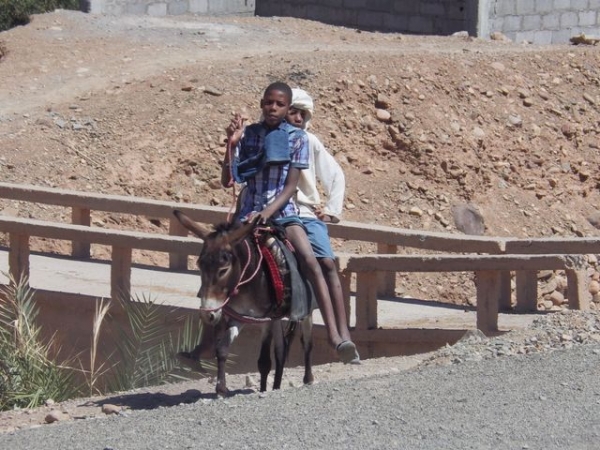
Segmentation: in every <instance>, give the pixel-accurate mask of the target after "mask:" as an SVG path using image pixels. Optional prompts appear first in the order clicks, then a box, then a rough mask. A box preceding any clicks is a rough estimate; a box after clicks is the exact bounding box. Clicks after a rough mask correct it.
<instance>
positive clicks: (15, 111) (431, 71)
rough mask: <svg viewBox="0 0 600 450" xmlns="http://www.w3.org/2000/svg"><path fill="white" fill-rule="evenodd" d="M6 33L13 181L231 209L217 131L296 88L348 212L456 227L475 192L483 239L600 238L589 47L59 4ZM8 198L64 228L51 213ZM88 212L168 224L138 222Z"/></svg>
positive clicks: (2, 100) (448, 293)
mask: <svg viewBox="0 0 600 450" xmlns="http://www.w3.org/2000/svg"><path fill="white" fill-rule="evenodd" d="M0 42H2V45H3V49H4V53H3V56H2V58H1V59H0V80H2V83H0V174H1V179H2V180H3V181H5V182H14V183H30V184H35V185H42V186H51V187H58V188H66V189H76V190H82V191H89V192H102V193H111V194H124V195H136V196H143V197H149V198H155V199H171V200H177V201H182V202H194V203H204V204H212V205H223V206H229V204H230V202H231V193H230V192H228V191H226V190H224V189H222V188H221V187H220V186H219V184H218V174H219V170H220V169H219V164H218V163H219V160H220V159H221V157H222V155H223V152H224V144H223V139H224V127H225V126H226V124H227V123H228V121H229V118H230V117H231V114H232V113H233V112H235V111H244V112H246V113H247V114H248V115H249V116H250V117H257V116H258V102H259V98H260V96H261V93H262V90H263V89H264V87H265V86H266V85H267V84H268V83H270V82H272V81H274V80H285V81H288V82H289V83H290V84H291V85H292V86H298V87H302V88H304V89H306V90H307V91H308V92H310V93H311V94H312V95H313V97H314V99H315V103H316V111H315V116H314V120H313V126H312V131H313V132H315V133H316V134H317V135H318V136H319V137H321V139H322V140H323V141H324V143H325V144H326V146H327V147H328V148H329V149H330V150H331V151H332V152H333V153H334V154H335V157H336V158H337V160H338V161H339V162H340V163H341V165H342V167H343V168H344V170H345V173H346V178H347V203H346V211H345V218H346V219H347V220H352V221H360V222H366V223H379V224H386V225H392V226H398V227H404V228H413V229H426V230H434V231H449V232H457V233H459V232H461V231H460V230H459V229H457V224H456V222H455V220H454V219H453V211H454V210H455V209H456V208H457V207H461V206H464V205H467V204H471V205H473V206H474V207H475V208H476V209H477V210H478V211H479V212H480V213H481V214H482V216H483V218H484V221H485V231H484V232H485V234H487V235H498V236H517V237H526V236H531V237H539V236H551V235H560V236H588V235H596V234H597V233H598V230H597V229H596V228H595V225H596V226H598V225H599V223H600V219H599V218H600V213H599V211H598V208H599V195H598V182H599V180H600V173H599V170H598V163H597V160H598V152H599V146H600V138H599V132H600V94H599V84H600V47H598V46H595V47H594V46H567V45H565V46H548V47H538V46H532V45H527V44H520V43H512V42H507V41H500V40H496V41H486V40H481V39H474V38H470V37H466V36H452V37H424V36H408V35H400V34H382V33H367V32H360V31H358V30H354V29H348V28H342V27H333V26H328V25H323V24H320V23H317V22H311V21H303V20H296V19H290V18H255V17H244V18H239V17H220V18H206V17H202V18H198V17H192V16H181V17H170V18H151V17H132V16H126V17H102V16H94V15H89V14H83V13H78V12H67V11H57V12H54V13H50V14H45V15H39V16H34V17H33V20H32V22H31V23H30V24H29V25H27V26H23V27H18V28H15V29H13V30H9V31H7V32H3V33H0ZM2 208H3V209H4V214H13V215H19V216H23V217H35V218H52V219H57V220H65V221H68V220H69V212H68V211H66V210H64V211H61V210H60V209H57V208H50V207H44V206H33V207H32V206H31V205H27V204H23V203H19V202H4V203H3V204H2ZM93 222H94V225H95V226H105V227H121V228H123V227H125V228H134V229H141V230H144V229H156V228H157V227H160V228H162V229H164V230H166V224H165V223H161V222H160V221H159V220H147V219H137V218H132V217H128V216H117V215H104V214H99V213H98V214H95V215H94V217H93ZM36 245H39V246H43V247H44V248H46V249H48V248H50V249H55V250H56V251H65V248H64V247H63V246H62V244H60V243H55V242H37V243H36ZM65 245H66V244H65ZM335 245H336V246H337V248H341V247H347V248H350V249H355V250H361V251H373V250H374V249H372V248H370V247H369V246H367V245H364V244H356V243H354V244H350V243H344V242H335ZM94 251H95V254H96V256H100V257H101V256H103V254H105V252H106V250H105V249H102V248H98V249H94ZM103 252H104V253H103ZM140 258H146V259H151V260H154V261H155V262H158V263H161V262H164V261H162V260H161V259H160V258H162V257H161V256H156V255H141V256H140ZM590 273H591V274H593V271H591V272H590ZM595 276H597V274H596V275H595ZM563 284H564V283H563ZM466 285H467V284H465V283H464V276H459V275H456V276H445V277H444V279H443V280H440V279H435V278H434V281H433V282H431V281H426V279H425V278H420V277H419V276H416V275H415V276H411V277H410V279H405V278H402V279H401V282H400V283H399V291H400V292H399V293H402V294H403V295H411V296H415V297H420V298H441V299H444V300H448V301H452V302H456V303H463V302H466V301H468V297H469V296H471V294H472V293H470V292H469V291H468V290H467V289H466V287H465V286H466ZM469 285H470V283H469ZM558 285H559V286H560V285H561V284H560V283H558ZM555 303H556V302H555ZM558 303H560V302H558ZM555 306H556V305H555Z"/></svg>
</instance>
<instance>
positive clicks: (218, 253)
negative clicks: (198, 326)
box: [173, 210, 254, 325]
mask: <svg viewBox="0 0 600 450" xmlns="http://www.w3.org/2000/svg"><path fill="white" fill-rule="evenodd" d="M173 214H175V217H177V219H178V220H179V221H180V222H181V224H182V225H183V226H184V227H185V228H187V229H188V230H190V231H191V232H192V233H194V234H195V235H196V236H198V237H199V238H200V239H202V240H203V241H204V245H203V246H202V251H201V252H200V257H199V258H198V268H199V269H200V277H201V283H202V284H201V286H200V290H199V292H198V297H199V298H200V304H201V306H200V318H201V319H202V321H204V322H205V323H207V324H210V325H214V324H216V323H217V322H219V320H221V316H222V308H223V306H225V304H226V303H227V302H228V301H229V298H230V297H231V296H233V295H235V290H236V287H237V285H238V283H239V281H240V277H241V275H242V270H243V269H242V267H241V265H242V264H241V263H240V255H239V250H238V248H237V247H236V245H237V244H239V243H240V242H241V241H242V240H244V239H245V238H246V237H247V236H248V235H249V234H250V233H251V232H252V230H253V228H254V223H248V224H245V225H239V224H238V225H237V226H236V225H232V224H228V223H225V224H221V225H218V226H217V227H216V229H212V228H209V227H206V226H204V225H201V224H199V223H196V222H194V221H193V220H192V219H190V218H189V217H188V216H186V215H185V214H184V213H182V212H181V211H179V210H175V211H173Z"/></svg>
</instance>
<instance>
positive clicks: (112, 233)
mask: <svg viewBox="0 0 600 450" xmlns="http://www.w3.org/2000/svg"><path fill="white" fill-rule="evenodd" d="M0 231H2V232H5V233H11V234H15V235H23V236H37V237H43V238H47V239H58V240H65V241H69V240H72V239H75V240H78V241H82V242H89V243H91V244H102V245H110V246H114V247H128V248H136V249H142V250H153V251H157V252H165V253H169V252H177V253H183V254H191V255H193V254H196V255H199V254H200V251H201V250H202V241H201V240H200V239H199V238H192V237H182V236H168V235H161V234H150V233H142V232H139V231H127V230H111V229H107V228H90V227H86V226H82V225H71V224H64V223H55V222H45V221H42V220H35V219H23V218H17V217H3V216H0Z"/></svg>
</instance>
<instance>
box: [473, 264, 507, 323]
mask: <svg viewBox="0 0 600 450" xmlns="http://www.w3.org/2000/svg"><path fill="white" fill-rule="evenodd" d="M475 278H476V284H477V328H479V329H480V330H481V331H483V332H484V333H487V332H490V331H498V304H499V301H500V293H501V287H502V280H501V275H500V271H498V270H480V271H477V272H475Z"/></svg>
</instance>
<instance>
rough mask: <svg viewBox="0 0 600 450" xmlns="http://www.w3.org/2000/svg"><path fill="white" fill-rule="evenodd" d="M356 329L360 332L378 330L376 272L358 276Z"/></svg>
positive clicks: (360, 273) (361, 273) (362, 273)
mask: <svg viewBox="0 0 600 450" xmlns="http://www.w3.org/2000/svg"><path fill="white" fill-rule="evenodd" d="M356 328H357V329H358V330H374V329H376V328H377V273H376V272H358V273H357V274H356Z"/></svg>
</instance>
